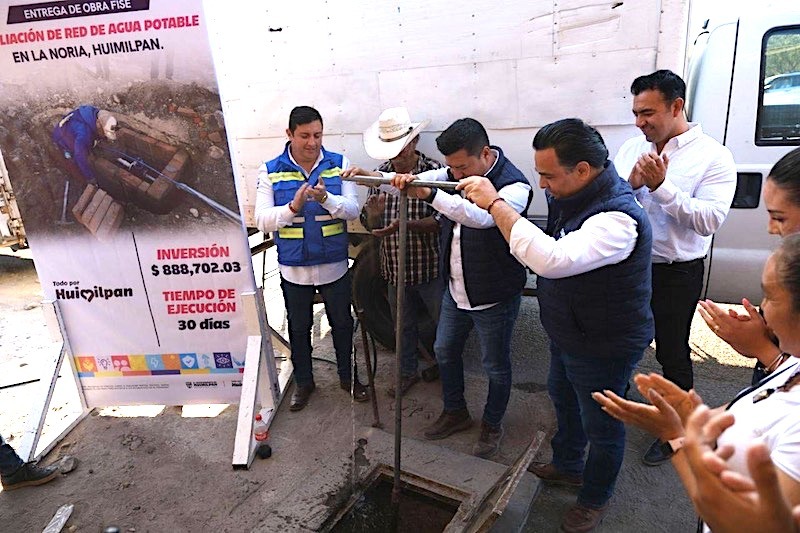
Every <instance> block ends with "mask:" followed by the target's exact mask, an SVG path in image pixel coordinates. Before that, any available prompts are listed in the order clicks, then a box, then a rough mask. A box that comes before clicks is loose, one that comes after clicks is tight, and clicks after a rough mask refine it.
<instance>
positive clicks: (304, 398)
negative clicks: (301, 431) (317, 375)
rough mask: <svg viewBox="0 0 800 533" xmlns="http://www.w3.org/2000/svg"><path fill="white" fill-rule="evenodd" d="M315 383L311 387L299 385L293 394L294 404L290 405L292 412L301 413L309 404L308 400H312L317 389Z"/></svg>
mask: <svg viewBox="0 0 800 533" xmlns="http://www.w3.org/2000/svg"><path fill="white" fill-rule="evenodd" d="M316 388H317V387H316V385H314V384H313V383H311V384H309V385H297V386H296V387H295V389H294V394H292V403H291V404H290V405H289V410H290V411H299V410H300V409H302V408H303V407H305V406H306V405H307V404H308V399H309V398H311V393H312V392H314V389H316Z"/></svg>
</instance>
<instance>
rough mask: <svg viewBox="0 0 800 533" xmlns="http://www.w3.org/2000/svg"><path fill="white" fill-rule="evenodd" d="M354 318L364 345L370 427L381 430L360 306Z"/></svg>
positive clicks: (364, 324)
mask: <svg viewBox="0 0 800 533" xmlns="http://www.w3.org/2000/svg"><path fill="white" fill-rule="evenodd" d="M356 316H357V317H358V324H359V327H360V328H361V343H362V344H363V345H364V364H365V365H366V366H367V375H368V376H369V392H370V399H371V400H372V427H374V428H383V424H381V416H380V414H379V413H378V395H377V394H376V393H375V375H374V374H373V373H372V360H371V359H370V356H369V341H368V340H367V329H366V322H364V310H363V309H361V306H360V305H359V306H358V308H356Z"/></svg>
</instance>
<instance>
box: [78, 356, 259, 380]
mask: <svg viewBox="0 0 800 533" xmlns="http://www.w3.org/2000/svg"><path fill="white" fill-rule="evenodd" d="M75 364H76V365H77V367H78V375H79V376H80V377H102V376H104V375H105V376H109V377H111V376H116V377H118V376H155V375H165V374H211V373H232V372H237V373H238V372H242V371H243V370H244V358H242V360H241V361H240V360H238V359H237V358H235V357H233V356H232V355H231V353H230V352H214V353H212V354H196V353H181V354H147V355H105V356H76V357H75Z"/></svg>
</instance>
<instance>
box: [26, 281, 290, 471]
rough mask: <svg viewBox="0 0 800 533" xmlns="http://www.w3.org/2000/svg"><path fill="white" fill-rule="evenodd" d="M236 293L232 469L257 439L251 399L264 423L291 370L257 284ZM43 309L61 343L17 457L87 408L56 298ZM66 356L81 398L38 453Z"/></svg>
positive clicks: (245, 463) (246, 459)
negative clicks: (238, 386)
mask: <svg viewBox="0 0 800 533" xmlns="http://www.w3.org/2000/svg"><path fill="white" fill-rule="evenodd" d="M241 299H242V306H243V308H244V315H245V323H246V331H247V351H246V353H245V368H244V372H243V375H242V392H241V397H240V401H239V416H238V421H237V425H236V436H235V440H234V451H233V461H232V465H233V468H235V469H247V468H249V467H250V464H251V463H252V462H253V458H254V457H255V452H256V448H257V444H258V443H257V441H256V440H255V439H254V438H253V422H254V419H255V413H256V403H257V402H260V403H261V409H260V410H259V411H258V412H259V413H260V414H261V417H262V420H263V421H264V422H265V423H266V424H267V426H269V425H270V424H271V423H272V420H273V418H274V416H275V412H276V410H277V407H278V406H279V405H280V402H281V400H282V399H283V396H284V394H285V392H286V388H287V387H288V385H289V381H290V380H291V376H292V363H291V360H290V359H289V358H288V357H284V356H285V355H287V352H288V344H287V343H286V340H285V339H283V337H281V336H280V334H278V332H276V331H275V330H274V329H273V328H272V327H270V326H269V324H268V323H267V315H266V309H265V307H264V298H263V292H262V290H261V289H260V288H258V289H257V290H256V291H248V292H243V293H241ZM42 310H43V312H44V314H45V321H46V323H47V324H48V327H49V330H50V332H51V334H52V335H53V336H54V337H55V338H56V340H58V341H60V344H61V346H60V347H59V349H58V355H57V356H55V357H53V359H52V361H51V362H50V363H49V364H48V365H47V368H48V369H49V370H48V373H49V375H50V379H49V380H48V381H44V382H43V383H44V384H45V386H46V387H47V388H46V390H45V391H44V394H42V395H41V396H40V398H39V401H38V402H37V401H35V402H34V405H33V406H32V408H31V411H30V415H29V418H28V420H29V426H28V429H27V430H26V431H25V433H24V434H23V437H22V443H21V444H20V446H19V448H18V450H17V452H18V453H19V455H20V457H22V458H23V459H24V460H25V461H26V462H30V461H34V460H38V459H39V458H41V457H43V456H44V455H46V454H47V453H48V452H49V451H50V450H52V449H53V448H54V447H55V446H56V445H57V444H58V443H59V442H60V441H61V440H62V439H63V438H64V437H65V436H66V435H67V434H68V433H69V432H70V431H72V429H73V428H75V426H77V425H78V424H79V423H80V422H81V420H83V419H84V418H85V417H86V416H87V415H88V414H89V413H90V412H91V409H89V407H88V405H87V403H86V398H85V396H84V394H83V389H82V387H81V384H80V378H79V377H78V371H77V368H76V367H75V361H74V359H73V357H72V351H71V349H70V345H69V339H68V338H67V335H66V330H65V328H64V322H63V319H62V316H61V311H60V309H59V305H58V302H57V301H52V300H48V301H45V302H43V303H42ZM265 331H268V332H269V334H268V335H262V332H265ZM273 338H275V341H276V344H277V346H278V351H279V352H280V353H282V354H284V356H279V357H280V358H281V362H280V375H279V373H278V371H277V369H276V364H275V360H274V358H275V353H274V352H273V348H272V346H273V343H272V339H273ZM267 354H269V355H270V357H269V358H267ZM65 359H66V360H67V361H68V363H69V367H70V373H69V377H70V378H71V380H69V381H71V383H72V384H73V386H74V387H75V392H76V393H77V396H78V399H79V401H80V404H81V411H80V412H79V413H77V414H76V416H75V417H73V418H72V419H67V421H66V422H65V426H64V427H63V428H62V429H61V430H60V431H59V432H58V434H57V435H55V436H54V437H53V438H52V439H51V440H50V441H49V442H47V443H46V444H45V445H44V447H42V449H41V451H40V452H39V453H36V450H37V447H38V446H39V441H40V439H41V436H42V428H43V427H44V422H45V419H46V418H47V414H48V412H49V409H50V402H51V400H52V398H53V392H54V391H55V386H56V382H57V380H58V377H59V373H60V371H61V368H62V366H63V363H64V360H65ZM45 375H47V374H45ZM279 376H280V377H279ZM63 377H67V376H66V375H65V376H63Z"/></svg>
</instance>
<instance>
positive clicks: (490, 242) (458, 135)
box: [393, 118, 531, 458]
mask: <svg viewBox="0 0 800 533" xmlns="http://www.w3.org/2000/svg"><path fill="white" fill-rule="evenodd" d="M436 146H437V147H438V148H439V151H440V152H441V153H442V154H443V155H444V156H445V161H446V163H447V165H448V166H447V167H446V168H442V169H437V170H430V171H427V172H423V173H421V174H419V175H418V176H413V175H411V174H396V175H395V176H394V180H393V185H394V186H395V187H397V188H400V189H402V188H404V187H405V185H406V183H408V182H410V181H413V180H414V179H417V177H419V179H421V180H436V181H444V180H450V181H457V180H460V179H462V178H465V177H467V176H473V175H480V176H486V177H487V178H488V179H489V180H490V181H491V183H493V184H494V185H495V187H497V189H498V190H499V191H500V195H501V196H502V197H503V199H504V200H505V201H506V202H507V203H508V205H510V206H512V208H513V209H514V210H515V212H518V213H522V214H523V215H524V214H525V212H526V211H527V209H528V205H529V204H530V201H531V187H530V183H529V182H528V179H527V178H526V177H525V176H524V175H523V174H522V172H521V171H520V170H519V169H517V167H515V166H514V165H513V163H511V161H509V160H508V159H506V157H505V155H503V151H502V150H501V149H500V148H499V147H497V146H492V145H490V144H489V136H488V134H487V133H486V129H484V127H483V125H482V124H481V123H480V122H478V121H477V120H475V119H472V118H463V119H459V120H457V121H455V122H454V123H453V124H451V125H450V126H448V128H447V129H446V130H445V131H443V132H442V134H441V135H440V136H439V137H437V138H436ZM408 195H409V196H410V197H414V198H421V199H423V200H424V201H426V202H427V203H429V204H430V205H431V206H432V207H433V208H434V209H436V210H437V211H439V213H441V214H442V215H443V216H442V218H441V220H440V224H441V226H442V230H441V231H442V234H441V235H442V241H441V248H440V250H441V251H440V265H441V266H440V269H439V271H440V273H441V275H442V279H443V280H445V282H446V283H445V294H444V298H443V299H442V305H441V310H440V312H439V324H438V327H437V329H436V342H435V344H434V352H435V354H436V361H437V363H438V364H439V372H440V376H441V381H442V399H443V403H444V409H443V411H442V414H441V415H440V416H439V418H438V419H437V420H436V422H434V424H433V425H431V426H430V427H428V428H427V429H426V430H425V438H427V439H429V440H438V439H443V438H446V437H448V436H450V435H452V434H453V433H456V432H458V431H463V430H466V429H468V428H469V427H470V426H471V425H472V419H471V417H470V414H469V411H468V410H467V404H466V401H465V399H464V363H463V360H462V355H463V352H464V344H465V343H466V340H467V336H468V335H469V332H470V331H471V330H472V328H473V327H474V328H475V329H476V330H477V332H478V338H479V340H480V346H481V362H482V364H483V368H484V371H485V372H486V375H487V377H488V378H489V392H488V395H487V397H486V404H485V406H484V409H483V417H482V420H481V433H480V436H479V438H478V441H477V442H476V443H475V446H474V448H473V453H474V454H475V455H477V456H478V457H483V458H489V457H491V456H492V455H494V454H495V453H496V452H497V450H498V449H499V447H500V440H501V439H502V437H503V426H502V421H503V416H504V415H505V412H506V407H507V406H508V400H509V397H510V396H511V334H512V332H513V330H514V323H515V322H516V319H517V314H518V313H519V306H520V301H521V296H522V289H523V287H524V286H525V281H526V279H527V276H526V273H525V267H523V266H522V265H521V264H520V263H519V262H518V261H517V260H516V259H514V257H512V255H511V254H510V253H509V251H508V246H507V245H506V242H505V240H504V239H503V236H502V235H501V234H500V231H499V230H498V229H497V227H496V226H495V223H494V220H492V217H491V215H489V214H488V213H487V212H486V211H484V210H483V209H481V208H479V207H477V206H476V205H475V204H473V203H471V202H469V201H467V200H466V199H464V198H462V197H461V196H459V195H456V194H447V193H446V192H444V191H443V190H439V189H436V188H428V187H409V188H408Z"/></svg>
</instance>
